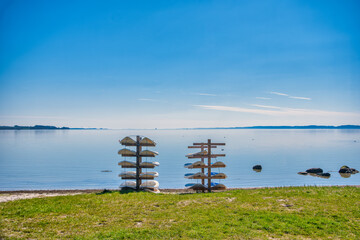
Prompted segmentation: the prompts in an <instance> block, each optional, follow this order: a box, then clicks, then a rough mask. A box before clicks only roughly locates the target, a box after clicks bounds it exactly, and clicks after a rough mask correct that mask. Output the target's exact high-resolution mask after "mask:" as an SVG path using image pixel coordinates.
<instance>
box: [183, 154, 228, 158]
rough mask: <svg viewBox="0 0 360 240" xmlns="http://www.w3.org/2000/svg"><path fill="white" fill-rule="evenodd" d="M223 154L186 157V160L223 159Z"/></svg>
mask: <svg viewBox="0 0 360 240" xmlns="http://www.w3.org/2000/svg"><path fill="white" fill-rule="evenodd" d="M225 156H226V155H225V154H211V155H209V154H208V155H193V156H189V157H187V158H188V159H192V158H209V157H210V158H217V157H225Z"/></svg>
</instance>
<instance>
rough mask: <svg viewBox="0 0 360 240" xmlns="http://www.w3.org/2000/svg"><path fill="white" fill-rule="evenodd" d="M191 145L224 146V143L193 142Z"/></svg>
mask: <svg viewBox="0 0 360 240" xmlns="http://www.w3.org/2000/svg"><path fill="white" fill-rule="evenodd" d="M193 145H197V146H199V145H207V146H208V145H210V146H225V143H193Z"/></svg>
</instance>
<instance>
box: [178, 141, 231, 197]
mask: <svg viewBox="0 0 360 240" xmlns="http://www.w3.org/2000/svg"><path fill="white" fill-rule="evenodd" d="M218 146H225V143H213V142H211V139H208V141H207V142H206V143H193V145H192V146H188V148H196V149H200V152H197V153H193V154H188V155H186V157H187V158H188V159H200V160H198V161H196V162H193V163H186V164H185V165H184V167H185V168H188V169H201V172H198V173H194V174H192V173H187V174H185V178H187V179H201V184H200V183H193V184H192V183H190V184H186V185H185V187H187V188H190V189H193V190H195V191H205V190H207V191H208V192H211V190H223V189H226V187H225V185H223V184H219V183H213V182H212V179H225V178H227V176H226V175H225V174H224V173H214V172H212V171H211V170H212V169H213V168H224V167H226V165H225V164H224V163H223V162H221V161H214V160H213V159H216V158H217V157H225V156H226V155H225V154H214V153H212V151H211V150H212V149H214V148H217V147H218ZM206 159H207V163H206V161H205V160H206ZM205 169H207V173H205ZM206 180H207V183H206V184H205V181H206Z"/></svg>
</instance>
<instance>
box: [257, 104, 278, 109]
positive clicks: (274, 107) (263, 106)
mask: <svg viewBox="0 0 360 240" xmlns="http://www.w3.org/2000/svg"><path fill="white" fill-rule="evenodd" d="M251 106H254V107H259V108H271V109H281V107H276V106H268V105H259V104H251Z"/></svg>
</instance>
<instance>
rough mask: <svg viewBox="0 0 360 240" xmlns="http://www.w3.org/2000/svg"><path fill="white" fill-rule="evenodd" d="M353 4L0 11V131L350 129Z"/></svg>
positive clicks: (358, 72) (1, 4)
mask: <svg viewBox="0 0 360 240" xmlns="http://www.w3.org/2000/svg"><path fill="white" fill-rule="evenodd" d="M359 12H360V1H358V0H353V1H351V0H343V1H332V0H323V1H319V0H311V1H310V0H302V1H296V0H257V1H253V0H249V1H245V0H236V1H235V0H234V1H228V0H219V1H208V0H207V1H205V0H204V1H199V0H198V1H196V0H192V1H190V0H188V1H187V0H182V1H172V0H164V1H136V0H134V1H111V0H108V1H100V0H98V1H91V0H87V1H77V0H74V1H73V0H72V1H70V0H61V1H58V0H53V1H46V0H44V1H40V0H32V1H27V0H10V1H8V0H0V125H10V126H12V125H35V124H40V125H55V126H59V127H61V126H68V127H96V128H192V127H234V126H258V125H263V126H264V125H272V126H277V125H292V126H293V125H310V124H318V125H343V124H360V31H359V30H360V14H358V13H359Z"/></svg>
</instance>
